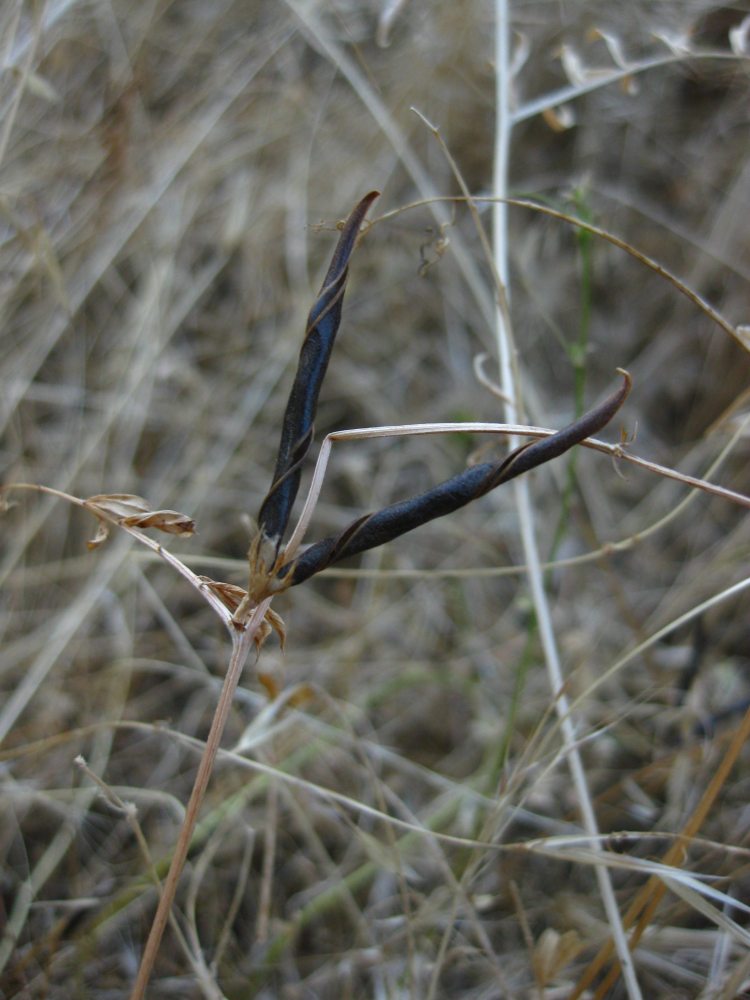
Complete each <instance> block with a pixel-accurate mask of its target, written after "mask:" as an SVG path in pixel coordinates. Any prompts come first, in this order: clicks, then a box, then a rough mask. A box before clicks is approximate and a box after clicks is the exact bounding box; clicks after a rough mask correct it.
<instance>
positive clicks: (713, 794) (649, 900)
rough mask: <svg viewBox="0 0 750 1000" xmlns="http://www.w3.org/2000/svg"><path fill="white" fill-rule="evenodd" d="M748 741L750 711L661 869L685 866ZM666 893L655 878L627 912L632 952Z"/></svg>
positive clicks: (598, 999) (590, 972) (591, 969)
mask: <svg viewBox="0 0 750 1000" xmlns="http://www.w3.org/2000/svg"><path fill="white" fill-rule="evenodd" d="M748 739H750V709H749V710H748V711H747V712H746V713H745V715H744V717H743V719H742V722H741V723H740V724H739V726H738V727H737V729H736V730H735V732H734V735H733V736H732V740H731V742H730V744H729V747H728V749H727V751H726V753H725V754H724V756H723V758H722V760H721V762H720V763H719V766H718V767H717V769H716V772H715V773H714V775H713V777H712V778H711V781H710V782H709V785H708V788H707V789H706V790H705V792H704V793H703V796H702V798H701V800H700V802H699V803H698V805H697V806H696V808H695V810H694V812H693V815H692V816H691V817H690V819H689V820H688V822H687V823H686V824H685V826H684V828H683V830H682V832H681V834H680V836H679V837H678V839H677V840H676V841H675V843H674V844H673V845H672V846H671V847H670V848H669V850H668V851H667V853H666V854H665V856H664V858H663V859H662V861H661V864H662V865H680V864H681V863H682V861H683V860H684V857H685V849H686V847H687V844H688V841H689V840H690V838H691V837H694V836H695V834H696V833H697V832H698V830H700V828H701V826H702V825H703V823H704V822H705V820H706V817H707V816H708V813H709V811H710V810H711V809H712V808H713V806H714V803H715V802H716V799H717V796H718V795H719V792H720V791H721V789H722V788H723V787H724V784H725V782H726V780H727V778H728V777H729V773H730V771H731V770H732V768H733V767H734V765H735V763H736V762H737V758H738V757H739V755H740V753H741V751H742V749H743V748H744V746H745V745H746V744H747V741H748ZM666 889H667V887H666V885H665V884H664V882H663V881H662V880H661V879H659V878H658V876H656V875H652V876H651V877H650V878H649V880H648V881H647V882H646V884H645V885H644V886H643V888H642V889H641V890H640V892H638V894H637V895H636V897H635V899H634V900H633V902H632V903H631V904H630V906H629V908H628V911H627V913H626V914H625V921H624V923H625V926H626V927H632V925H633V924H634V923H635V921H636V920H638V923H637V925H636V927H635V930H634V931H633V933H632V935H631V938H630V947H631V948H634V947H635V946H636V945H637V944H638V941H639V940H640V939H641V937H642V935H643V932H644V931H645V930H646V928H647V927H648V925H649V923H650V921H651V918H652V917H653V915H654V912H655V910H656V907H657V906H658V905H659V902H660V900H661V898H662V897H663V895H664V893H665V892H666ZM612 951H613V948H612V942H611V941H608V942H607V943H606V944H605V945H603V946H602V948H601V949H600V950H599V953H598V954H597V956H596V958H594V959H593V960H592V962H591V963H590V964H589V966H588V968H587V969H586V971H585V973H584V974H583V976H582V977H581V978H580V980H579V981H578V983H577V984H576V987H575V989H574V991H573V993H571V1000H576V998H577V997H580V996H581V995H582V994H583V993H584V991H585V990H586V989H587V988H588V987H589V986H590V985H591V983H592V981H593V980H594V979H595V978H596V976H597V975H598V973H599V972H600V971H601V970H602V968H603V967H604V966H605V965H606V963H607V962H608V961H609V960H610V958H611V957H612ZM618 971H619V970H618V966H617V963H616V962H615V963H613V965H612V966H611V968H610V970H609V972H608V973H607V975H606V976H605V978H604V980H603V981H602V982H601V983H600V984H599V986H598V988H597V991H596V993H595V994H594V996H595V1000H603V998H604V997H606V996H608V995H609V991H610V989H611V988H612V986H613V985H614V982H615V980H616V979H617V974H618Z"/></svg>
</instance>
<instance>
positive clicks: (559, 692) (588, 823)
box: [492, 0, 641, 1000]
mask: <svg viewBox="0 0 750 1000" xmlns="http://www.w3.org/2000/svg"><path fill="white" fill-rule="evenodd" d="M495 18H496V21H495V32H496V35H495V38H496V46H495V64H496V80H495V157H494V177H493V191H492V193H493V195H494V197H496V198H506V197H507V194H508V156H509V147H510V138H511V130H512V126H513V122H512V112H511V104H510V102H511V96H512V95H511V90H510V83H511V81H510V79H509V77H510V73H509V69H508V67H509V66H510V51H509V50H510V30H511V28H510V11H509V9H508V0H496V4H495ZM492 218H493V250H494V260H495V270H496V271H497V273H498V274H499V275H500V276H501V278H502V279H503V285H504V287H503V289H502V290H501V291H500V298H499V301H498V305H497V308H496V311H495V330H496V335H497V344H498V356H499V359H500V387H501V389H502V391H503V392H504V394H505V396H506V402H505V403H504V409H505V417H506V420H508V422H511V423H512V422H515V419H516V412H517V408H516V403H515V402H514V401H515V400H518V399H520V398H521V387H520V385H519V384H518V383H517V381H516V382H515V383H514V379H513V365H512V360H513V359H512V349H513V348H512V344H513V341H512V338H511V336H510V331H509V328H508V311H507V309H504V308H502V304H503V302H507V301H508V296H509V288H508V282H507V276H508V227H507V209H506V207H505V204H504V203H503V202H502V201H499V202H496V203H495V204H494V205H493V214H492ZM514 494H515V499H516V505H517V508H518V517H519V524H520V528H521V540H522V544H523V551H524V554H525V559H526V565H527V567H528V580H529V588H530V590H531V596H532V600H533V604H534V610H535V614H536V622H537V627H538V629H539V636H540V639H541V643H542V648H543V650H544V658H545V662H546V664H547V671H548V674H549V681H550V688H551V691H552V694H553V696H554V702H555V711H556V712H557V714H558V717H559V718H560V720H561V733H562V739H563V743H564V745H565V747H566V749H567V751H568V753H567V757H568V762H569V767H570V771H571V776H572V778H573V783H574V786H575V789H576V795H577V798H578V804H579V809H580V811H581V817H582V819H583V824H584V828H585V829H586V832H587V833H590V834H591V835H592V837H594V838H595V837H596V836H597V834H598V833H599V829H598V825H597V820H596V814H595V812H594V807H593V803H592V801H591V795H590V792H589V789H588V783H587V780H586V773H585V770H584V767H583V762H582V759H581V755H580V753H579V751H578V746H577V734H576V726H575V723H574V721H573V719H572V718H571V716H570V712H569V705H568V699H567V697H566V695H565V693H564V689H563V685H564V677H563V671H562V665H561V663H560V656H559V653H558V649H557V641H556V638H555V633H554V628H553V625H552V617H551V614H550V609H549V604H548V602H547V595H546V591H545V589H544V575H543V571H542V567H541V560H540V558H539V550H538V546H537V540H536V529H535V524H534V511H533V506H532V501H531V495H530V492H529V487H528V482H527V481H526V480H524V479H519V480H518V481H517V482H515V483H514ZM596 843H597V841H596V840H592V846H593V847H594V849H596ZM596 878H597V881H598V883H599V892H600V894H601V897H602V902H603V904H604V909H605V911H606V913H607V918H608V920H609V924H610V927H611V930H612V936H613V940H614V942H615V947H616V950H617V954H618V957H619V959H620V964H621V967H622V970H623V975H624V979H625V985H626V988H627V991H628V995H629V996H630V997H631V998H632V1000H638V998H640V996H641V991H640V987H639V985H638V980H637V978H636V974H635V969H634V967H633V962H632V958H631V955H630V950H629V948H628V943H627V940H626V938H625V933H624V930H623V927H622V921H621V918H620V911H619V908H618V906H617V900H616V898H615V894H614V889H613V887H612V881H611V879H610V877H609V872H607V870H606V869H605V868H603V867H597V869H596Z"/></svg>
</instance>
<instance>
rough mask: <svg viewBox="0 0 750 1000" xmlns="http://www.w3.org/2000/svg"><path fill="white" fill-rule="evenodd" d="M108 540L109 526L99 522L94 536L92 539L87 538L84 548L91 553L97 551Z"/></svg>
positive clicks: (104, 522)
mask: <svg viewBox="0 0 750 1000" xmlns="http://www.w3.org/2000/svg"><path fill="white" fill-rule="evenodd" d="M108 538H109V525H108V524H107V522H106V521H99V523H98V525H97V528H96V534H95V535H94V537H93V538H89V540H88V541H87V542H86V548H87V549H88V550H89V551H93V549H98V548H99V546H100V545H102V544H103V543H104V542H106V541H107V539H108Z"/></svg>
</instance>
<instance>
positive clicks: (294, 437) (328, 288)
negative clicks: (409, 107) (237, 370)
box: [258, 191, 379, 553]
mask: <svg viewBox="0 0 750 1000" xmlns="http://www.w3.org/2000/svg"><path fill="white" fill-rule="evenodd" d="M378 193H379V192H377V191H371V192H370V193H369V194H367V195H365V197H364V198H363V199H362V200H361V201H360V202H359V204H358V205H357V206H356V207H355V208H354V209H353V211H352V213H351V215H350V216H349V218H348V219H347V220H346V222H345V223H344V227H343V229H342V230H341V235H340V237H339V241H338V243H337V244H336V249H335V250H334V253H333V257H332V259H331V263H330V266H329V268H328V272H327V274H326V276H325V280H324V281H323V286H322V288H321V290H320V293H319V294H318V298H317V299H316V301H315V304H314V305H313V307H312V309H311V310H310V315H309V316H308V319H307V329H306V332H305V339H304V341H303V343H302V348H301V350H300V355H299V363H298V365H297V374H296V375H295V378H294V384H293V386H292V391H291V393H290V395H289V401H288V403H287V406H286V412H285V413H284V422H283V424H282V429H281V442H280V444H279V452H278V457H277V460H276V469H275V470H274V474H273V481H272V484H271V488H270V489H269V491H268V493H267V494H266V497H265V499H264V500H263V503H262V504H261V508H260V513H259V514H258V527H259V531H260V533H261V535H262V536H263V538H264V540H265V541H267V542H270V543H271V544H272V545H273V547H274V550H275V552H276V553H278V550H279V547H280V545H281V541H282V538H283V535H284V532H285V531H286V526H287V524H288V522H289V517H290V514H291V512H292V506H293V504H294V501H295V498H296V496H297V491H298V490H299V484H300V478H301V464H302V461H303V459H304V458H305V455H306V454H307V452H308V450H309V448H310V444H311V442H312V438H313V422H314V420H315V411H316V409H317V405H318V395H319V393H320V387H321V385H322V383H323V378H324V377H325V373H326V369H327V368H328V361H329V359H330V357H331V351H332V350H333V344H334V340H335V339H336V333H337V331H338V328H339V324H340V322H341V309H342V306H343V301H344V289H345V287H346V280H347V277H348V273H349V270H348V267H349V258H350V257H351V255H352V251H353V250H354V247H355V244H356V242H357V236H358V235H359V230H360V226H361V225H362V222H363V220H364V218H365V215H366V214H367V210H368V208H369V207H370V205H371V204H372V202H373V201H374V200H375V199H376V198H377V197H378Z"/></svg>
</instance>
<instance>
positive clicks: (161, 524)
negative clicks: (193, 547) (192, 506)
mask: <svg viewBox="0 0 750 1000" xmlns="http://www.w3.org/2000/svg"><path fill="white" fill-rule="evenodd" d="M120 523H121V524H122V525H124V526H125V527H126V528H156V529H158V530H159V531H164V532H166V533H167V534H168V535H180V536H182V537H183V538H189V537H190V536H191V535H194V534H195V521H194V520H193V519H192V517H188V516H187V514H181V513H180V512H179V511H178V510H149V511H147V512H146V513H144V514H131V515H130V516H129V517H123V518H122V520H121V521H120Z"/></svg>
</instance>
